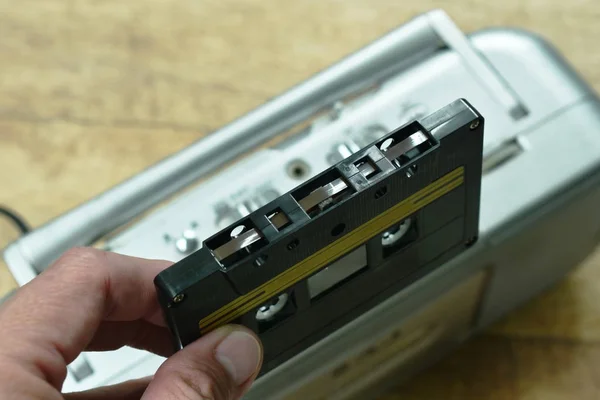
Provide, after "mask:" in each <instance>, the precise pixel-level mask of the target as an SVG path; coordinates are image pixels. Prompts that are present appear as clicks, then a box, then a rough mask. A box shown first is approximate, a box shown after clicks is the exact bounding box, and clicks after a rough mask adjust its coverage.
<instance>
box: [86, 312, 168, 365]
mask: <svg viewBox="0 0 600 400" xmlns="http://www.w3.org/2000/svg"><path fill="white" fill-rule="evenodd" d="M123 346H129V347H133V348H136V349H140V350H146V351H149V352H151V353H154V354H158V355H159V356H163V357H169V356H170V355H172V354H173V350H174V346H173V342H172V340H171V333H170V332H169V330H168V329H167V328H165V327H162V326H157V325H154V324H152V323H150V322H148V321H144V320H139V319H138V320H136V321H126V322H113V321H108V322H103V323H101V324H100V326H99V327H98V329H97V330H96V333H95V334H94V339H93V340H92V342H91V343H90V344H89V345H88V346H87V347H86V348H85V351H109V350H116V349H119V348H121V347H123Z"/></svg>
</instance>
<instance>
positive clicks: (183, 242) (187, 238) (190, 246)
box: [175, 229, 200, 254]
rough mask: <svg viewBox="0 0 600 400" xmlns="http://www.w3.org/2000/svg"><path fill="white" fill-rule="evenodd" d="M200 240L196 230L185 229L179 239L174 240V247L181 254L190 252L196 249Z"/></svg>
mask: <svg viewBox="0 0 600 400" xmlns="http://www.w3.org/2000/svg"><path fill="white" fill-rule="evenodd" d="M199 244H200V241H199V240H198V236H197V235H196V232H194V231H193V230H191V229H186V230H185V231H183V234H182V235H181V237H180V238H179V239H177V240H176V241H175V247H176V248H177V251H179V252H180V253H181V254H190V253H192V252H194V251H195V250H197V249H198V246H199Z"/></svg>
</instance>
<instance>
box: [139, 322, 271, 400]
mask: <svg viewBox="0 0 600 400" xmlns="http://www.w3.org/2000/svg"><path fill="white" fill-rule="evenodd" d="M261 364H262V346H261V344H260V341H259V339H258V338H257V337H256V336H255V335H254V334H253V333H252V332H251V331H250V330H248V329H246V328H243V327H239V326H226V327H223V328H220V329H217V330H215V331H213V332H210V333H209V334H207V335H206V336H203V337H202V338H201V339H199V340H197V341H196V342H194V343H191V344H189V345H188V346H186V347H184V348H183V349H182V350H180V351H178V352H177V353H175V354H174V355H173V356H172V357H170V358H169V359H168V360H166V361H165V362H164V363H163V365H161V367H160V368H159V369H158V371H156V374H155V375H154V378H153V379H152V381H151V382H150V384H149V385H148V388H147V389H146V392H145V393H144V395H143V396H142V400H165V399H169V400H239V399H240V398H241V397H242V396H243V395H244V393H245V392H246V391H247V390H248V389H249V388H250V386H251V385H252V382H253V381H254V379H255V378H256V376H257V375H258V371H259V369H260V366H261Z"/></svg>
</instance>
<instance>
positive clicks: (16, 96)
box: [0, 0, 600, 400]
mask: <svg viewBox="0 0 600 400" xmlns="http://www.w3.org/2000/svg"><path fill="white" fill-rule="evenodd" d="M567 3H568V2H565V1H558V0H505V1H496V2H490V1H485V0H457V1H454V2H446V1H433V0H405V1H389V0H370V1H358V0H346V1H339V0H304V1H295V2H289V1H274V0H268V1H267V0H237V1H234V0H212V1H205V0H171V1H165V0H163V1H161V0H145V1H134V2H131V1H121V0H104V1H93V0H44V1H39V0H21V1H19V2H15V1H9V0H0V161H1V164H0V167H1V168H0V188H1V189H0V203H2V204H6V205H9V206H12V207H14V208H16V209H17V210H18V211H19V212H20V213H22V214H23V215H24V216H26V217H27V219H28V220H29V221H30V222H31V223H32V224H33V225H34V226H38V225H39V224H41V223H43V222H45V221H47V220H48V219H50V218H52V217H53V216H55V215H57V214H59V213H62V212H64V211H66V210H68V209H69V208H71V207H73V206H75V205H77V204H78V203H80V202H82V201H85V200H86V199H88V198H90V197H91V196H93V195H95V194H98V193H100V192H102V191H103V190H105V189H107V188H108V187H110V186H111V185H113V184H115V183H117V182H120V181H121V180H123V179H125V178H127V177H129V176H131V175H132V174H135V173H136V172H139V171H140V170H141V169H143V168H144V167H145V166H147V165H149V164H151V163H153V162H155V161H158V160H159V159H161V158H163V157H165V156H167V155H169V154H171V153H173V152H174V151H176V150H178V149H181V148H182V147H184V146H186V145H188V144H190V143H192V141H194V140H196V139H198V138H199V137H201V136H202V135H204V134H206V133H208V132H209V131H211V130H213V129H216V128H218V127H220V126H221V125H223V124H225V123H226V122H228V121H230V120H232V119H234V118H235V117H237V116H239V115H241V114H243V113H244V112H246V111H249V110H250V109H252V108H254V107H255V106H257V105H259V104H261V103H263V102H264V101H266V100H267V99H269V98H270V97H272V96H274V95H276V94H278V93H280V92H281V91H282V90H284V89H286V88H288V87H290V86H292V85H293V84H295V83H297V82H299V81H301V80H303V79H305V78H307V77H309V76H310V75H311V74H313V73H315V72H317V71H319V70H321V69H322V68H324V67H326V66H328V65H329V64H331V63H332V62H334V61H336V60H338V59H339V58H340V57H342V56H344V55H346V54H348V53H351V52H353V51H355V50H356V49H358V48H359V47H361V46H362V45H364V44H366V43H368V42H370V41H371V40H373V39H375V38H377V37H378V36H380V35H382V34H384V33H385V32H387V31H389V30H390V29H392V28H394V27H395V26H397V25H399V24H402V23H403V22H405V21H406V20H407V19H409V18H410V17H412V16H414V15H416V14H418V13H421V12H424V11H427V10H430V9H432V8H437V7H444V8H445V10H446V11H447V12H448V13H449V14H450V15H451V16H452V17H453V18H454V19H455V20H456V21H457V23H458V24H459V25H460V27H461V28H463V29H464V30H466V31H472V30H476V29H480V28H484V27H490V26H506V25H511V26H518V27H524V28H527V29H530V30H533V31H535V32H538V33H540V34H542V35H543V36H545V37H546V38H548V39H549V40H550V41H552V42H553V43H554V44H555V45H556V46H557V47H558V48H559V50H560V51H562V52H563V54H564V55H565V56H566V57H567V58H568V59H569V60H570V61H571V62H572V63H573V64H574V65H575V66H576V68H577V69H578V70H579V71H580V72H581V73H582V74H583V76H584V77H585V78H586V79H587V80H588V81H589V82H590V83H591V84H592V85H593V86H594V87H595V88H596V89H597V90H600V51H598V38H599V37H600V24H598V20H599V18H600V2H598V0H573V1H571V2H570V4H569V5H567ZM15 234H16V232H15V231H14V230H12V228H11V227H10V225H8V224H7V223H6V222H5V221H3V220H2V221H0V246H2V245H4V244H5V243H7V242H8V241H9V240H11V239H13V238H14V237H15ZM12 285H14V283H13V281H12V280H11V279H10V276H9V274H8V273H7V272H6V271H5V270H4V271H2V272H0V288H1V289H2V291H6V290H8V289H9V288H10V287H12ZM599 298H600V249H599V251H598V252H597V253H596V255H593V256H591V257H590V259H589V261H588V262H586V263H585V265H584V266H582V267H581V268H579V269H578V270H577V271H576V272H575V273H574V274H572V275H571V276H570V277H569V278H568V279H566V280H565V281H564V283H562V284H561V285H560V286H559V287H557V288H556V289H554V290H552V291H551V292H549V293H547V294H545V295H543V296H541V297H540V298H539V299H537V300H535V301H533V302H532V303H531V304H529V305H527V306H526V307H524V308H523V309H521V310H518V311H516V312H515V313H513V314H512V315H510V316H509V317H508V318H506V319H505V320H504V321H503V322H501V323H500V324H499V325H497V326H495V327H492V328H491V329H490V331H489V332H488V333H487V334H485V335H482V336H480V337H478V338H476V339H474V340H472V341H471V342H470V343H468V344H466V345H465V346H464V347H462V348H461V349H460V350H459V351H458V352H456V353H455V354H453V355H452V356H450V357H448V358H447V359H446V360H445V361H443V362H441V363H440V364H439V365H438V366H436V367H435V368H433V369H432V370H429V371H428V372H426V373H424V374H422V375H421V376H420V377H418V378H417V379H415V380H414V381H412V382H411V383H410V384H409V385H407V386H406V387H403V388H401V389H398V390H396V391H395V392H394V393H393V394H390V395H389V396H388V397H386V399H494V400H495V399H498V400H504V399H519V400H530V399H544V400H552V399H565V398H569V399H571V398H573V399H575V398H576V399H597V398H600V344H599V340H600V305H599V304H600V302H599V301H598V299H599Z"/></svg>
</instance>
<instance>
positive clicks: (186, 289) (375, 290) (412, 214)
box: [155, 99, 484, 374]
mask: <svg viewBox="0 0 600 400" xmlns="http://www.w3.org/2000/svg"><path fill="white" fill-rule="evenodd" d="M483 129H484V119H483V117H482V116H481V115H480V114H479V113H478V112H477V110H475V109H474V108H473V107H472V106H471V105H470V104H469V103H468V102H467V101H466V100H463V99H460V100H457V101H455V102H453V103H451V104H449V105H447V106H445V107H444V108H442V109H440V110H438V111H436V112H434V113H433V114H431V115H429V116H427V117H425V118H423V119H421V120H419V121H413V122H411V123H409V124H406V125H404V126H402V127H400V128H398V129H396V130H394V131H392V132H390V133H389V134H387V135H385V136H383V137H382V138H380V139H379V140H377V141H376V142H374V143H372V144H371V145H369V146H367V147H365V148H363V149H362V150H360V151H358V152H356V153H354V154H353V155H351V156H349V157H348V158H346V159H344V160H342V161H341V162H339V163H337V164H336V165H334V166H332V167H330V168H328V169H327V170H325V171H323V172H322V173H320V174H318V175H316V176H315V177H313V178H312V179H310V180H308V181H306V182H304V183H303V184H301V185H300V186H298V187H296V188H295V189H293V190H291V191H290V192H288V193H286V194H284V195H282V196H280V197H279V198H277V199H275V200H274V201H272V202H270V203H268V204H266V205H265V206H263V207H262V208H260V209H258V210H256V211H255V212H253V213H251V214H249V215H248V216H247V217H245V218H243V219H241V220H240V221H238V222H237V223H235V224H232V225H230V226H229V227H227V228H225V229H223V230H222V231H220V232H218V233H216V234H215V235H213V236H211V237H210V238H208V239H206V240H205V241H204V242H203V244H202V247H201V248H200V249H199V250H198V251H196V252H195V253H193V254H191V255H189V256H187V257H186V258H184V259H183V260H181V261H179V262H178V263H176V264H174V265H172V266H171V267H169V268H167V269H166V270H165V271H163V272H161V273H160V274H159V275H158V276H157V277H156V279H155V285H156V288H157V292H158V296H159V301H160V302H161V306H162V308H163V311H164V314H165V317H166V320H167V323H168V325H169V328H170V330H171V332H172V335H173V338H174V342H175V346H176V348H177V349H179V348H182V347H184V346H186V345H187V344H189V343H191V342H192V341H194V340H196V339H198V338H199V337H201V336H202V335H204V334H206V333H208V332H210V331H212V330H214V329H216V328H219V327H221V326H223V325H226V324H230V323H237V324H242V325H245V326H247V327H249V328H250V329H252V330H253V331H255V332H256V333H257V334H258V335H259V336H260V338H261V341H262V342H263V346H264V362H263V368H262V371H261V374H264V373H266V372H268V371H269V370H271V369H273V368H275V367H276V366H277V365H279V364H281V363H282V362H284V361H286V360H287V359H289V358H291V357H293V356H294V355H296V354H298V353H299V352H301V351H302V350H303V349H305V348H307V347H308V346H310V345H311V344H313V343H315V342H317V341H318V340H320V339H321V338H323V337H324V336H326V335H327V334H328V333H330V332H332V331H334V330H336V329H338V328H339V327H341V326H343V325H344V324H345V323H347V322H349V321H351V320H352V319H353V318H356V317H357V316H359V315H361V314H362V313H364V312H365V311H367V310H369V309H370V308H372V307H373V306H375V305H377V304H378V303H380V302H381V301H383V300H385V299H386V298H388V297H389V296H391V295H393V294H394V293H397V292H398V291H400V290H402V288H404V287H406V286H407V285H409V284H410V283H411V282H414V281H415V280H416V279H419V278H420V277H423V276H424V275H426V274H428V273H430V272H432V271H433V270H435V269H436V268H437V267H439V266H441V265H443V264H444V263H445V262H446V261H448V260H449V259H451V258H453V257H455V256H456V255H457V254H459V253H460V252H462V251H464V250H465V249H466V248H468V247H469V246H471V245H472V244H473V243H474V242H475V241H476V240H477V233H478V223H479V201H480V190H481V174H482V153H483ZM249 173H251V172H249Z"/></svg>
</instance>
